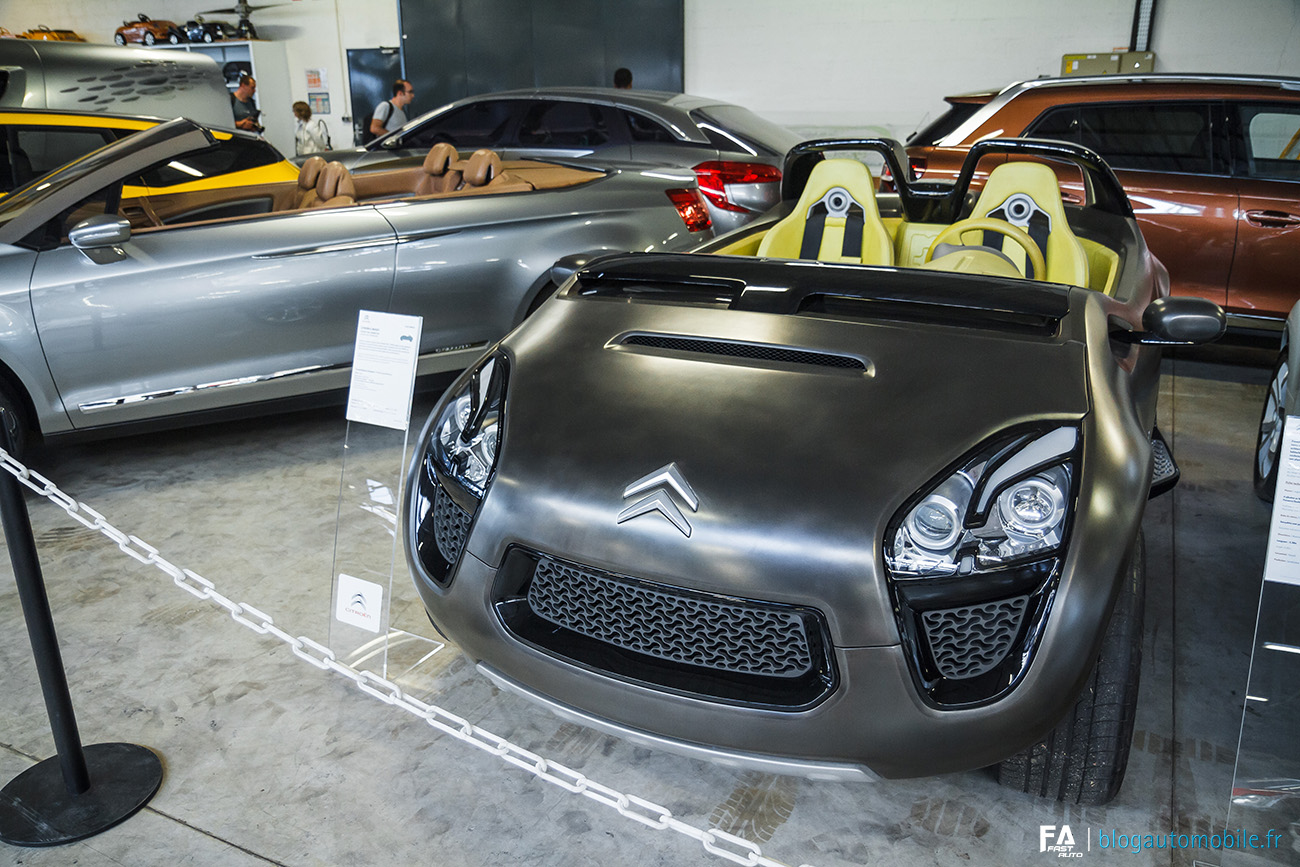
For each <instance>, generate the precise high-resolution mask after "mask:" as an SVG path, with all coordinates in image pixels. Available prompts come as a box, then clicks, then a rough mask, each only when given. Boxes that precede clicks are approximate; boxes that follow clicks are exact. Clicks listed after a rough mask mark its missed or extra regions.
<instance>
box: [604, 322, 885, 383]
mask: <svg viewBox="0 0 1300 867" xmlns="http://www.w3.org/2000/svg"><path fill="white" fill-rule="evenodd" d="M610 345H611V346H613V347H621V348H631V347H636V348H638V349H644V350H650V351H651V352H652V353H653V354H662V355H670V356H672V357H676V358H684V357H689V356H712V357H714V358H726V359H740V360H745V361H752V362H759V363H760V364H762V363H770V364H779V365H798V366H812V367H822V368H832V369H836V370H844V371H849V372H854V373H865V374H867V375H868V376H870V375H873V374H874V373H875V368H874V366H873V365H872V364H871V362H870V361H869V360H867V359H865V358H860V357H858V356H854V355H843V354H839V353H833V352H819V351H817V350H811V349H795V348H792V347H789V346H779V345H776V344H771V343H750V342H746V341H739V340H718V339H715V338H707V337H691V336H687V335H679V334H655V333H649V332H632V333H630V334H622V335H619V336H618V337H616V338H615V339H614V340H612V341H610ZM655 350H658V352H655Z"/></svg>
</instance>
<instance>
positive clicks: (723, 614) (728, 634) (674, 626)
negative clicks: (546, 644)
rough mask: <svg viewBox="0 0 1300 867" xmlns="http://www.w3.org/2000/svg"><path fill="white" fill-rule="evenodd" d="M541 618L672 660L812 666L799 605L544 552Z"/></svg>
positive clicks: (532, 600)
mask: <svg viewBox="0 0 1300 867" xmlns="http://www.w3.org/2000/svg"><path fill="white" fill-rule="evenodd" d="M528 604H529V605H530V606H531V607H532V609H533V611H534V612H535V613H536V614H537V616H538V617H541V618H542V619H544V620H547V621H549V622H551V623H554V624H555V625H557V626H562V627H564V628H565V629H570V630H572V631H574V632H577V633H579V634H580V635H585V636H587V637H589V638H593V639H596V640H598V641H603V642H606V643H608V644H612V645H614V646H616V647H621V648H624V649H626V650H632V651H636V652H637V653H644V654H647V655H649V656H654V657H657V658H659V659H665V660H668V661H670V662H678V663H684V664H687V665H696V666H702V667H705V668H710V669H714V670H718V671H726V672H732V673H737V674H758V675H767V676H782V677H794V676H798V675H801V674H804V673H806V672H808V671H810V670H811V669H812V666H813V656H812V651H811V650H810V648H809V642H808V636H807V634H806V632H805V628H804V621H803V617H802V616H801V615H800V614H799V613H798V612H796V611H791V610H788V609H783V608H776V607H767V606H763V605H761V604H757V603H753V604H747V603H745V602H727V601H718V600H714V599H702V598H698V597H695V596H689V595H685V594H682V593H680V592H677V591H674V590H672V589H671V588H656V587H651V586H649V585H646V584H644V583H641V582H632V581H628V580H625V579H620V578H616V577H615V576H612V575H607V574H605V573H603V572H595V571H592V570H588V569H583V568H579V567H575V566H572V565H570V564H566V563H560V562H557V561H555V560H552V559H550V558H546V557H544V558H542V559H541V560H540V561H539V562H538V564H537V568H536V570H535V571H534V573H533V580H532V583H531V584H530V586H529V588H528Z"/></svg>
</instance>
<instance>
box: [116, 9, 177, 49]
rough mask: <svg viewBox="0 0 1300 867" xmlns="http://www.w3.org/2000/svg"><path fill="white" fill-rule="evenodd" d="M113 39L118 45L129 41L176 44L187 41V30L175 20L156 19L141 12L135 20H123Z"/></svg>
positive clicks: (146, 43)
mask: <svg viewBox="0 0 1300 867" xmlns="http://www.w3.org/2000/svg"><path fill="white" fill-rule="evenodd" d="M113 41H114V42H116V43H117V44H118V45H126V44H127V43H128V42H143V43H144V44H145V45H154V44H156V43H158V42H170V43H171V44H172V45H176V44H178V43H180V42H184V41H185V32H184V31H183V30H181V28H180V25H178V24H177V23H176V22H175V21H163V20H156V19H153V18H150V17H149V16H148V15H145V14H144V13H143V12H141V13H140V14H139V15H138V16H136V20H135V21H123V22H122V26H121V27H119V28H117V30H116V31H114V33H113Z"/></svg>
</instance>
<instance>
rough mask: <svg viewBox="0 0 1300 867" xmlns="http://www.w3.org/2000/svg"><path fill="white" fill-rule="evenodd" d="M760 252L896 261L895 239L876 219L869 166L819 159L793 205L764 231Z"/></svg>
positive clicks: (877, 212)
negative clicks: (774, 223) (792, 207)
mask: <svg viewBox="0 0 1300 867" xmlns="http://www.w3.org/2000/svg"><path fill="white" fill-rule="evenodd" d="M758 255H759V256H770V257H773V258H778V259H817V260H819V261H822V262H854V263H859V264H863V265H892V264H894V242H893V239H892V238H891V237H890V235H889V230H888V229H886V228H885V224H884V223H883V222H881V219H880V209H879V208H878V207H877V206H876V185H875V182H874V181H873V180H872V177H871V170H870V169H868V168H867V167H866V166H865V165H863V164H862V163H860V162H858V161H857V160H850V159H827V160H822V161H821V162H819V163H818V164H817V165H816V166H814V167H813V170H812V172H811V173H810V174H809V176H808V184H807V185H806V186H805V187H804V190H803V195H801V196H800V197H799V201H798V202H797V203H796V204H795V206H794V210H793V211H791V212H790V215H789V216H787V217H785V218H784V219H783V220H781V221H780V222H779V223H777V224H776V225H775V226H773V227H772V228H771V229H769V230H768V232H767V234H766V235H764V236H763V240H762V242H761V243H760V244H759V245H758Z"/></svg>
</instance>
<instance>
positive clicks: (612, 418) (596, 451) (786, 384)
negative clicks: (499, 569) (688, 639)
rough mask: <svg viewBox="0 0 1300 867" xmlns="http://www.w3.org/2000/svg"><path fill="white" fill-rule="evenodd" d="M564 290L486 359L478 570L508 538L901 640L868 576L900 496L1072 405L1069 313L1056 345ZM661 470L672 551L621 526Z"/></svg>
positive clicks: (839, 632)
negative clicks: (672, 469) (491, 455)
mask: <svg viewBox="0 0 1300 867" xmlns="http://www.w3.org/2000/svg"><path fill="white" fill-rule="evenodd" d="M1022 287H1023V284H1022ZM1024 288H1028V287H1024ZM575 295H576V293H574V292H569V293H564V294H563V295H562V296H561V297H559V298H557V299H556V300H554V301H553V302H551V303H549V304H547V305H546V306H545V307H543V308H542V310H540V311H539V312H538V314H536V315H535V317H534V318H533V319H531V320H529V322H528V323H527V325H526V326H525V327H523V328H521V329H519V330H518V331H516V332H515V333H514V334H513V335H511V336H510V337H509V338H507V339H506V341H505V342H504V344H503V348H504V350H505V352H506V354H507V356H508V358H509V367H510V373H509V385H508V391H507V396H506V398H507V399H506V410H505V429H504V434H503V437H502V446H501V452H500V460H499V464H498V468H497V472H496V477H495V481H494V482H493V484H492V487H491V488H490V490H489V493H488V495H487V497H486V499H485V500H484V502H483V504H482V506H481V509H480V512H479V514H478V516H477V519H476V528H475V531H474V532H473V534H472V535H471V539H470V543H469V553H471V554H472V555H474V556H475V557H477V558H479V559H481V560H483V561H485V562H486V563H488V564H489V565H492V566H496V565H498V564H500V562H501V558H502V556H503V555H504V553H505V551H506V549H507V548H508V547H509V546H510V545H511V544H520V545H524V546H526V547H529V548H532V549H535V550H539V551H542V552H546V553H552V554H555V555H557V556H559V557H561V558H564V559H577V560H579V561H580V562H582V563H584V564H586V565H588V566H592V567H596V568H599V569H605V570H609V571H614V572H619V573H622V574H633V575H634V576H635V577H638V578H643V579H646V580H650V581H658V582H664V583H669V584H675V585H683V586H688V587H693V588H698V589H701V590H706V591H715V592H722V593H727V594H733V595H734V594H738V593H740V594H745V593H747V592H748V591H747V590H746V588H752V592H753V595H754V596H755V597H758V598H763V599H773V600H783V601H787V602H791V603H800V602H808V601H810V600H820V601H821V602H822V605H821V606H819V607H822V608H823V610H826V611H827V612H828V613H830V616H831V617H833V618H834V617H838V618H839V619H840V622H832V623H831V630H832V635H833V636H834V640H835V642H836V643H837V644H841V645H846V644H847V645H871V644H887V643H896V641H897V632H896V630H895V629H894V628H893V624H892V617H891V615H890V613H889V603H888V597H887V594H886V591H885V588H884V582H883V580H882V577H881V572H882V569H883V564H881V563H879V562H878V560H879V557H880V550H881V549H880V543H881V540H882V538H883V536H884V534H885V532H886V525H887V524H888V523H889V521H890V520H891V518H892V517H893V516H894V515H895V513H896V512H897V511H898V510H899V509H900V508H901V507H902V506H903V504H904V503H905V501H907V500H908V499H909V498H910V497H911V496H913V495H914V494H916V493H917V492H918V491H919V490H920V489H921V488H923V487H925V486H926V485H927V484H928V483H930V482H931V481H932V480H933V479H935V478H936V477H937V476H938V475H939V474H941V473H943V472H945V471H946V470H948V469H949V468H951V466H952V465H953V464H954V462H956V461H957V460H958V459H959V458H961V457H962V456H963V455H964V454H965V453H967V452H968V451H970V450H971V449H972V448H974V447H975V446H977V445H979V444H980V443H982V442H983V441H985V440H986V439H988V438H989V437H991V436H992V435H994V434H996V433H998V432H999V431H1002V430H1005V429H1006V428H1009V427H1012V426H1015V425H1017V424H1022V423H1026V422H1031V421H1042V420H1043V419H1045V418H1056V419H1059V420H1078V419H1082V418H1083V417H1085V416H1086V415H1087V413H1088V409H1089V398H1088V386H1087V369H1086V365H1085V347H1084V342H1083V339H1082V335H1081V334H1072V333H1071V331H1072V323H1071V317H1070V316H1069V315H1065V316H1063V317H1062V318H1060V320H1059V321H1058V322H1057V324H1056V326H1055V331H1056V332H1057V333H1055V334H1044V333H1032V334H1030V333H1025V334H1008V333H1007V332H1006V331H1005V330H990V329H988V328H972V327H960V326H954V325H948V324H938V323H930V322H925V321H885V320H878V321H861V320H857V321H855V320H852V319H847V318H838V319H837V318H832V317H831V316H830V315H829V314H827V315H810V314H798V315H783V314H774V313H761V312H750V311H742V310H735V309H713V308H706V307H699V306H695V307H691V306H673V305H667V304H653V303H643V302H632V301H629V300H627V299H620V298H590V297H587V298H583V297H574V296H575ZM1063 297H1066V296H1063ZM1068 306H1069V305H1068V304H1067V305H1066V306H1065V307H1063V308H1062V310H1065V309H1068ZM882 310H884V308H882ZM885 312H888V311H885ZM1080 319H1082V317H1081V316H1078V317H1074V320H1075V322H1076V323H1077V322H1078V321H1079V320H1080ZM666 338H667V339H666ZM695 339H700V340H704V341H710V342H708V343H694V342H691V341H692V340H695ZM740 343H743V344H764V345H767V346H771V347H780V348H784V349H786V350H791V349H795V350H799V351H802V352H805V353H817V355H798V354H794V355H790V354H787V353H782V352H773V351H769V350H753V349H751V348H749V347H747V346H738V344H740ZM748 355H757V356H760V357H744V356H748ZM831 365H837V366H831ZM838 365H844V366H838ZM1086 435H1087V434H1086V431H1085V436H1086ZM670 463H675V464H676V466H677V468H678V469H679V470H680V472H681V475H682V477H683V478H684V479H685V480H686V482H687V483H688V484H689V486H690V488H691V489H692V490H693V492H694V493H695V494H696V495H697V496H698V510H694V511H693V510H691V509H690V507H689V504H688V503H686V502H684V500H683V498H682V497H681V496H680V495H678V494H671V495H670V496H672V497H673V498H674V502H675V504H676V505H677V506H678V507H679V508H680V509H681V510H682V515H683V517H685V519H686V520H687V522H689V524H690V535H689V537H687V536H686V535H684V534H683V533H682V532H681V531H680V530H679V529H678V528H677V527H674V526H673V524H672V523H670V521H669V520H668V519H667V518H665V517H664V516H663V515H661V514H659V513H657V512H650V513H648V514H643V515H640V516H639V517H635V518H632V519H630V520H626V521H625V522H623V523H619V522H618V517H619V514H620V512H621V511H622V510H624V509H625V508H626V507H627V506H629V505H631V504H633V503H635V502H637V501H638V500H639V499H640V497H638V496H632V497H629V498H627V499H626V500H625V499H624V496H623V494H624V491H625V489H627V488H628V486H629V485H631V484H632V483H634V482H636V481H637V480H639V479H641V478H643V477H644V476H646V475H647V474H650V473H652V472H654V471H655V470H658V469H660V468H662V467H664V466H666V465H668V464H670ZM480 540H482V541H480ZM826 600H838V602H839V604H832V605H825V604H824V603H825V601H826Z"/></svg>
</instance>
